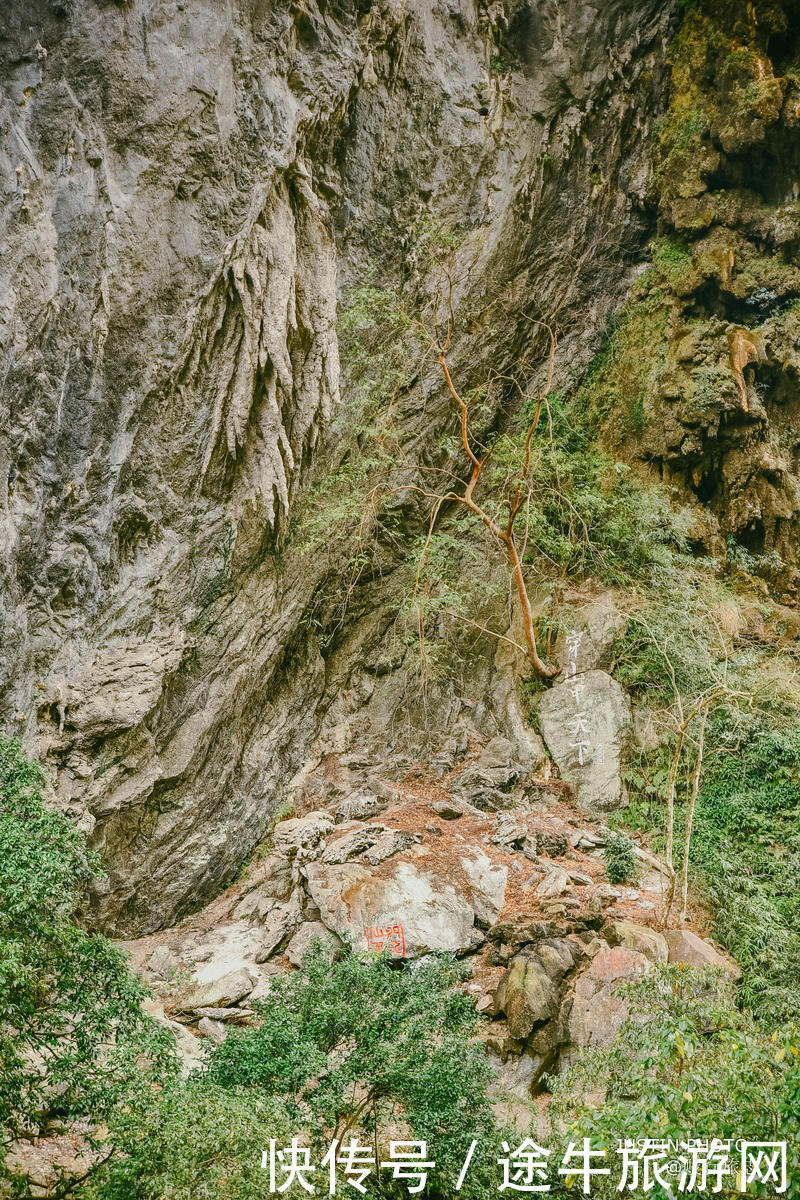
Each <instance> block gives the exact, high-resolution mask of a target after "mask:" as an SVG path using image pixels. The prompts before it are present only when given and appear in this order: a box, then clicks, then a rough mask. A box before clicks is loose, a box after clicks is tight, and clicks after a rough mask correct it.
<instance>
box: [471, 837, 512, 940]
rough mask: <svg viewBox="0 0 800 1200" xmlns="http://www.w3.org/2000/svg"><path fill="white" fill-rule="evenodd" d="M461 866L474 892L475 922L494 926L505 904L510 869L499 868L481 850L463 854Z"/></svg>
mask: <svg viewBox="0 0 800 1200" xmlns="http://www.w3.org/2000/svg"><path fill="white" fill-rule="evenodd" d="M461 865H462V867H463V868H464V871H465V873H466V876H467V879H468V880H469V886H470V888H471V890H472V907H473V911H474V913H475V920H476V921H479V922H480V924H481V925H493V924H494V922H495V921H496V920H497V918H498V917H499V916H500V912H501V910H502V907H503V904H504V903H505V898H506V883H507V882H508V869H507V868H506V867H503V866H497V865H496V864H495V863H493V862H492V860H491V859H490V858H489V856H488V855H487V854H486V852H485V851H483V850H479V849H474V850H470V851H469V853H467V854H463V855H462V856H461Z"/></svg>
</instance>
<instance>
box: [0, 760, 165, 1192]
mask: <svg viewBox="0 0 800 1200" xmlns="http://www.w3.org/2000/svg"><path fill="white" fill-rule="evenodd" d="M44 782H45V778H44V773H43V771H42V769H41V768H40V767H39V766H38V765H37V764H35V763H33V762H31V761H30V760H29V759H27V758H26V756H25V755H24V753H23V751H22V748H21V746H20V744H19V743H18V742H17V741H13V740H10V739H7V738H3V737H0V861H1V862H2V864H3V869H2V873H0V1123H1V1124H2V1130H3V1151H4V1155H3V1157H5V1152H7V1151H8V1149H9V1147H11V1146H12V1145H13V1144H14V1142H15V1141H17V1140H18V1139H19V1138H20V1137H26V1138H29V1139H30V1138H37V1137H41V1136H45V1135H46V1134H47V1133H48V1129H49V1127H50V1125H51V1124H52V1122H54V1121H56V1120H61V1121H63V1120H75V1119H78V1118H88V1119H89V1120H90V1121H91V1122H93V1123H97V1122H100V1121H103V1120H105V1119H106V1118H107V1117H108V1116H109V1115H110V1114H111V1113H112V1112H113V1110H114V1108H115V1107H116V1106H118V1105H120V1104H122V1103H130V1102H131V1098H132V1096H133V1095H134V1094H135V1093H136V1092H138V1091H139V1090H141V1089H142V1088H146V1087H147V1086H148V1084H149V1082H150V1081H151V1080H152V1079H155V1078H161V1077H163V1076H164V1075H165V1074H168V1073H169V1071H170V1069H171V1066H172V1061H173V1060H172V1050H171V1039H170V1038H169V1037H168V1036H167V1035H166V1034H165V1033H164V1032H163V1031H161V1030H158V1029H157V1028H156V1027H155V1026H154V1025H153V1023H152V1022H151V1021H150V1020H149V1019H148V1018H147V1017H146V1016H145V1015H144V1013H143V1012H142V1009H141V1000H142V997H143V996H144V994H145V993H144V989H143V987H142V985H141V984H140V983H139V981H138V980H137V979H136V977H135V976H134V975H133V974H132V973H131V971H130V970H129V968H128V966H127V963H126V960H125V957H124V955H123V954H122V952H121V951H119V950H117V949H116V948H115V947H114V946H112V944H111V943H110V942H109V941H108V940H107V939H106V938H104V937H102V936H100V935H97V934H89V933H86V932H85V931H84V930H83V929H81V928H80V927H79V925H78V924H77V923H76V920H75V914H76V911H77V910H78V907H79V905H80V902H81V899H82V897H83V893H84V890H85V887H86V884H87V882H88V880H89V879H90V877H91V875H92V874H93V873H94V872H96V871H97V863H96V861H95V859H94V858H93V856H92V855H91V854H89V853H88V852H87V848H86V843H85V841H84V839H83V837H82V836H81V834H80V833H79V832H78V830H77V829H75V827H74V826H73V825H72V823H71V822H70V821H69V819H68V818H67V817H66V816H64V815H63V814H62V813H60V812H57V811H55V810H53V809H51V808H48V807H46V805H45V804H44V802H43V799H42V787H43V785H44ZM3 1178H6V1179H9V1180H10V1181H11V1182H10V1184H9V1186H11V1187H12V1188H14V1187H16V1188H18V1189H24V1186H25V1185H24V1182H23V1181H22V1180H20V1179H19V1178H16V1177H15V1176H14V1175H13V1172H12V1171H11V1169H10V1168H8V1167H6V1166H3V1165H2V1163H0V1180H2V1179H3Z"/></svg>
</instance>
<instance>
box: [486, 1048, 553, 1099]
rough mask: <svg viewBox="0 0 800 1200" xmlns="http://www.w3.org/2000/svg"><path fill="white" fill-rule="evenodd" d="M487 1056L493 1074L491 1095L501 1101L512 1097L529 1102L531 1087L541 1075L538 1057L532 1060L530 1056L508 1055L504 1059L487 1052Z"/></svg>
mask: <svg viewBox="0 0 800 1200" xmlns="http://www.w3.org/2000/svg"><path fill="white" fill-rule="evenodd" d="M487 1054H488V1057H489V1061H490V1062H491V1064H492V1068H493V1070H494V1074H495V1082H494V1083H493V1084H492V1088H491V1091H492V1094H494V1095H497V1096H498V1097H499V1098H501V1099H502V1098H504V1097H506V1096H514V1097H516V1098H517V1099H519V1100H525V1101H528V1100H530V1098H531V1094H532V1091H533V1087H534V1085H535V1084H536V1082H537V1081H538V1079H539V1076H540V1075H541V1059H539V1058H538V1056H537V1057H536V1058H533V1057H532V1056H531V1055H530V1054H508V1055H506V1057H505V1058H502V1057H501V1056H500V1055H499V1054H493V1053H492V1052H491V1051H487Z"/></svg>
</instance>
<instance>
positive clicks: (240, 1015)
mask: <svg viewBox="0 0 800 1200" xmlns="http://www.w3.org/2000/svg"><path fill="white" fill-rule="evenodd" d="M194 1012H195V1015H196V1016H198V1017H207V1018H208V1019H209V1020H210V1021H221V1022H222V1023H223V1024H225V1023H226V1022H228V1021H230V1022H232V1023H233V1024H234V1025H238V1024H241V1023H242V1022H244V1021H247V1020H248V1019H249V1018H250V1017H254V1016H255V1015H256V1014H255V1011H254V1010H253V1009H252V1008H196V1009H195V1010H194Z"/></svg>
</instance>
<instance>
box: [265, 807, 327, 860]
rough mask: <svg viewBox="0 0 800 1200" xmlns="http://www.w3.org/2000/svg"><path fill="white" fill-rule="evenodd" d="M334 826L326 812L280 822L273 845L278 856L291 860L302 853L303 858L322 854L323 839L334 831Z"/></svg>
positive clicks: (276, 827)
mask: <svg viewBox="0 0 800 1200" xmlns="http://www.w3.org/2000/svg"><path fill="white" fill-rule="evenodd" d="M333 824H334V822H333V817H332V816H331V815H330V813H327V812H324V811H320V812H312V813H308V815H307V816H305V817H290V818H289V819H288V820H286V821H278V823H277V825H276V826H275V828H274V830H273V831H272V844H273V846H274V848H275V850H276V852H277V853H278V854H283V855H286V856H287V857H289V858H292V857H294V856H295V855H296V854H298V853H300V852H302V856H306V855H309V854H313V852H314V851H315V850H318V851H319V853H322V850H323V848H324V842H323V839H324V838H325V836H326V835H327V834H328V833H330V831H331V830H332V829H333Z"/></svg>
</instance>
